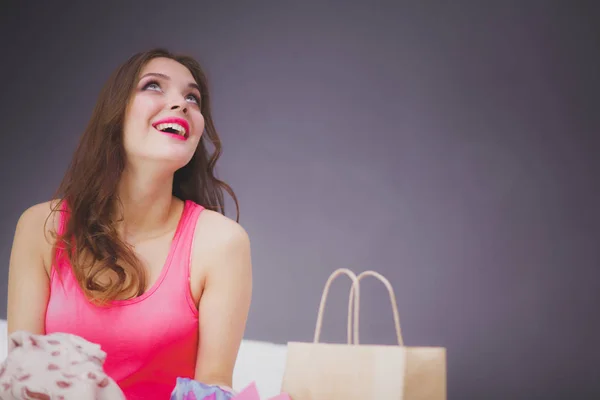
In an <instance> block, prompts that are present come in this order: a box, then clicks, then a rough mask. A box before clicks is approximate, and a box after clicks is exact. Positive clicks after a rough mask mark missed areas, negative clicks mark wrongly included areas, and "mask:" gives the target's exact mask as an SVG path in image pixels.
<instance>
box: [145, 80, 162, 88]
mask: <svg viewBox="0 0 600 400" xmlns="http://www.w3.org/2000/svg"><path fill="white" fill-rule="evenodd" d="M144 90H160V85H159V84H158V83H156V82H148V83H147V84H146V85H144Z"/></svg>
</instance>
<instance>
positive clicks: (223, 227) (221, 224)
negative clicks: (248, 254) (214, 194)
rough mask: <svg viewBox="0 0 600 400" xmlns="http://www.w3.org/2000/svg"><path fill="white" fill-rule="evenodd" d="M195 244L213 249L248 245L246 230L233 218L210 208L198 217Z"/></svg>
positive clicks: (229, 248) (248, 239)
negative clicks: (197, 238)
mask: <svg viewBox="0 0 600 400" xmlns="http://www.w3.org/2000/svg"><path fill="white" fill-rule="evenodd" d="M196 236H197V237H199V238H201V240H197V241H196V244H198V245H199V246H204V245H210V247H211V248H213V249H214V250H227V251H230V250H236V249H239V250H242V249H244V248H246V247H249V246H250V238H249V236H248V233H247V232H246V230H245V229H244V228H243V227H242V226H241V225H240V224H239V223H237V222H235V221H234V220H232V219H230V218H228V217H226V216H224V215H223V214H220V213H218V212H216V211H212V210H204V211H202V213H201V214H200V217H199V218H198V223H197V226H196Z"/></svg>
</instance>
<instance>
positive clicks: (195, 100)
mask: <svg viewBox="0 0 600 400" xmlns="http://www.w3.org/2000/svg"><path fill="white" fill-rule="evenodd" d="M186 99H187V100H188V101H189V100H191V101H193V102H194V103H196V104H200V99H199V98H198V96H196V95H195V94H190V95H188V96H187V97H186Z"/></svg>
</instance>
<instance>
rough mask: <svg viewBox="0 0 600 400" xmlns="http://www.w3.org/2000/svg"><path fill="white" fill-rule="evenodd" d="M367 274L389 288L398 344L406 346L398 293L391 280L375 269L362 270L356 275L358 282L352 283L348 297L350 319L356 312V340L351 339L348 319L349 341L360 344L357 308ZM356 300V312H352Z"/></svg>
mask: <svg viewBox="0 0 600 400" xmlns="http://www.w3.org/2000/svg"><path fill="white" fill-rule="evenodd" d="M365 276H372V277H374V278H377V279H379V280H380V281H381V282H382V283H383V284H384V285H385V287H386V288H387V290H388V293H389V296H390V303H391V304H392V313H393V314H394V326H395V327H396V338H397V339H398V345H399V346H404V340H403V339H402V330H401V329H400V315H399V313H398V306H397V304H396V295H395V294H394V288H393V287H392V284H391V283H390V281H388V280H387V278H386V277H385V276H383V275H381V274H380V273H378V272H375V271H364V272H361V273H360V274H359V275H358V276H357V277H356V282H354V284H353V285H352V287H351V288H350V298H349V299H348V319H350V318H351V317H352V314H354V321H353V324H352V326H353V329H352V331H353V334H354V341H353V342H352V341H351V339H350V334H351V329H350V325H351V323H350V321H348V338H349V339H348V343H354V344H359V341H358V330H359V329H358V326H359V322H358V316H359V314H360V313H359V312H357V310H356V308H358V307H359V305H360V302H359V301H358V289H359V287H360V281H361V280H362V279H363V278H364V277H365ZM355 288H356V295H355ZM353 302H354V313H352V308H353V307H352V306H353V304H352V303H353Z"/></svg>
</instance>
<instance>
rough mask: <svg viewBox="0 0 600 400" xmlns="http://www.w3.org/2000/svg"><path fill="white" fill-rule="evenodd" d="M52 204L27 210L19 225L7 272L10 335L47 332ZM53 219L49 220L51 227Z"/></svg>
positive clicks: (39, 205) (38, 205) (43, 204)
mask: <svg viewBox="0 0 600 400" xmlns="http://www.w3.org/2000/svg"><path fill="white" fill-rule="evenodd" d="M49 212H50V206H49V203H42V204H37V205H35V206H33V207H31V208H29V209H27V210H26V211H25V212H23V214H22V215H21V217H20V218H19V221H18V222H17V227H16V231H15V235H14V239H13V246H12V250H11V254H10V264H9V270H8V271H9V272H8V318H7V319H8V333H9V334H11V333H12V332H14V331H18V330H24V331H28V332H31V333H34V334H43V333H44V332H45V324H44V319H45V316H46V306H47V304H48V295H49V278H48V272H47V270H46V268H45V264H44V258H45V253H46V251H47V250H48V249H49V248H50V244H49V243H48V242H47V240H46V235H45V230H44V225H45V222H46V218H47V217H48V215H49ZM51 222H52V218H50V219H49V220H48V226H52V224H51Z"/></svg>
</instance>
